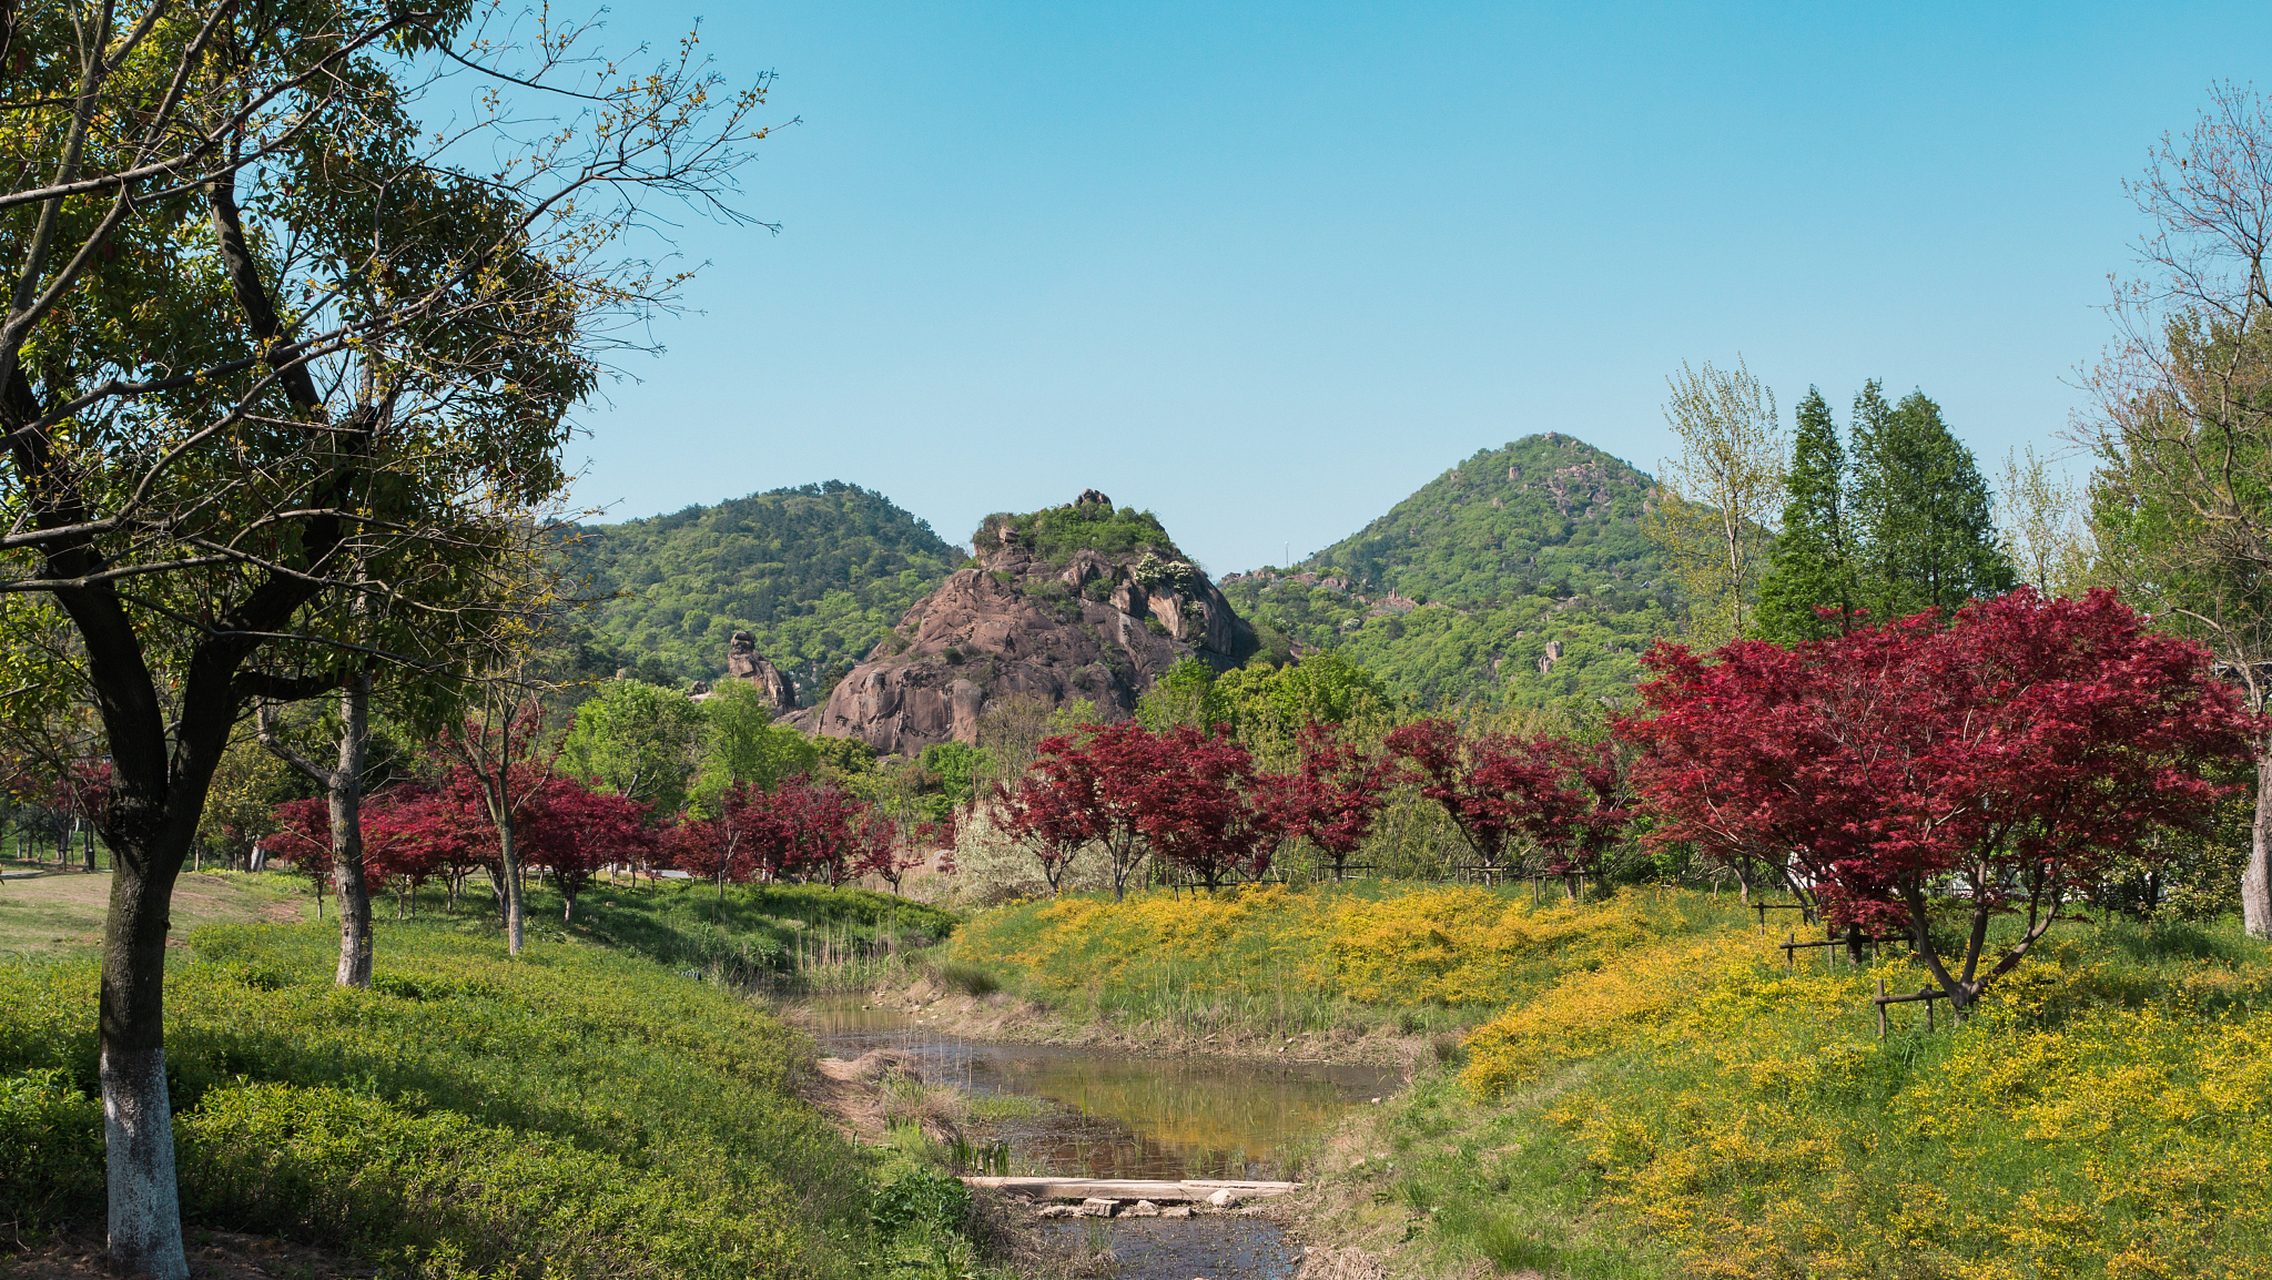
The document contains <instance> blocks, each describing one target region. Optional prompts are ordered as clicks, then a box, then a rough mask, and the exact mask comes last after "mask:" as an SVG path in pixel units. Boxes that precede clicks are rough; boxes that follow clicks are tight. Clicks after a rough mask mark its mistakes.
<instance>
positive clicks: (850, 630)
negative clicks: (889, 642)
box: [569, 480, 964, 701]
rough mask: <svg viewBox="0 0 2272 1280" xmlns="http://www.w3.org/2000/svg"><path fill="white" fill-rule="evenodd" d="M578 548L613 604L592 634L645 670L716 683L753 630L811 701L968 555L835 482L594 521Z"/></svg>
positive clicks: (600, 610)
mask: <svg viewBox="0 0 2272 1280" xmlns="http://www.w3.org/2000/svg"><path fill="white" fill-rule="evenodd" d="M569 554H570V560H571V564H572V566H573V567H574V568H575V570H576V571H577V572H578V574H579V575H580V576H582V577H584V578H586V579H587V580H588V586H587V590H590V591H592V592H594V593H595V594H603V595H612V596H613V597H614V598H611V599H607V600H603V601H602V602H601V603H600V604H599V605H597V606H596V607H595V608H594V610H593V612H592V614H591V616H590V618H589V626H590V627H591V630H592V631H593V632H594V633H595V634H596V635H597V636H598V637H599V638H600V639H601V640H602V641H604V642H605V643H607V644H609V645H612V646H614V647H615V648H616V649H617V650H618V651H619V652H620V653H622V654H623V655H624V657H625V658H626V659H627V660H628V659H636V660H637V661H638V663H639V665H640V666H641V668H642V670H643V672H644V673H646V674H649V675H653V676H659V677H663V678H674V679H704V680H708V679H714V678H716V677H717V676H718V675H720V674H721V673H722V672H724V670H725V666H726V646H727V642H728V640H729V639H730V638H731V637H732V635H733V633H734V632H735V631H736V630H746V631H749V632H750V633H751V634H753V635H755V636H756V637H757V650H758V652H759V653H761V654H764V655H765V656H766V657H768V658H770V659H772V660H773V662H774V663H775V664H776V665H778V666H780V667H781V668H782V669H783V670H784V671H785V672H787V673H788V674H789V676H790V678H791V679H792V680H793V681H794V682H795V683H796V685H797V692H798V695H799V697H800V698H801V699H803V700H806V701H810V700H811V699H812V698H813V697H814V696H816V695H824V694H826V693H827V691H828V687H829V685H830V684H831V683H832V682H833V680H834V678H835V677H836V676H837V675H838V674H841V673H842V672H843V671H844V670H846V669H848V668H849V667H850V666H851V665H852V663H853V662H854V661H856V660H857V659H858V658H859V656H860V655H862V654H864V653H866V652H867V651H868V650H869V648H871V647H872V646H873V645H874V644H875V643H876V641H878V640H879V639H882V638H883V636H884V635H885V634H887V633H888V632H890V630H891V628H892V624H893V623H896V622H897V621H899V618H900V615H901V614H903V613H905V612H907V609H908V606H910V605H912V604H913V603H914V602H915V601H916V600H918V599H920V598H921V597H922V596H923V595H924V594H925V593H926V592H928V591H930V590H931V589H932V588H933V587H936V586H938V585H939V583H940V582H941V581H942V580H943V579H945V577H946V576H947V573H948V571H949V570H951V569H952V568H953V567H954V566H955V565H956V564H957V563H959V562H960V561H961V560H962V559H963V558H964V557H963V553H962V552H961V551H959V550H957V549H956V548H954V547H952V546H950V545H948V543H947V542H946V540H945V539H943V538H941V537H939V535H938V534H936V533H934V532H932V530H931V526H930V525H928V524H926V523H924V522H923V521H922V520H919V519H917V518H916V517H914V516H912V515H910V514H908V513H907V512H906V511H903V510H901V509H900V508H899V507H898V506H896V505H894V504H893V503H892V502H891V501H890V500H889V499H887V498H885V497H884V496H883V495H881V494H878V493H872V492H870V491H868V490H866V489H862V488H860V487H859V486H857V485H849V484H844V483H842V482H841V481H835V480H831V481H829V482H827V483H826V484H809V485H804V486H801V487H798V488H790V489H775V490H773V491H772V492H770V493H759V494H752V495H751V496H749V497H747V498H737V499H735V500H733V501H730V502H721V503H719V504H718V505H716V506H713V507H688V508H687V509H685V510H684V511H679V512H676V513H674V514H671V515H667V516H656V517H654V518H653V519H648V520H630V521H625V522H624V523H622V524H610V525H596V526H591V527H588V528H586V529H584V530H583V531H582V536H580V537H579V538H578V539H576V541H575V542H574V544H573V545H572V547H571V548H570V553H569Z"/></svg>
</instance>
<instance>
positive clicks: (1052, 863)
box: [993, 738, 1104, 895]
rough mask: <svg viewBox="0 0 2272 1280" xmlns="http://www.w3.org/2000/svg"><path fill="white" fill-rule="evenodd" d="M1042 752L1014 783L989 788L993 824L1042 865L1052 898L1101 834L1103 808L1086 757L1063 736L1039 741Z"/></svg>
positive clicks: (1061, 888)
mask: <svg viewBox="0 0 2272 1280" xmlns="http://www.w3.org/2000/svg"><path fill="white" fill-rule="evenodd" d="M1041 749H1042V751H1043V752H1044V753H1045V754H1044V756H1043V757H1042V759H1040V760H1039V761H1038V762H1037V763H1036V765H1035V767H1034V769H1033V770H1032V771H1031V772H1029V773H1027V774H1026V775H1025V776H1024V777H1022V778H1019V779H1018V780H1017V782H1016V783H1015V784H1010V783H1002V782H997V783H995V784H994V797H993V800H994V803H993V812H994V825H995V826H996V827H997V828H998V829H1000V830H1001V831H1002V832H1004V833H1005V834H1007V835H1008V836H1009V837H1010V838H1011V839H1012V840H1014V841H1016V842H1017V843H1018V844H1019V845H1021V846H1022V847H1024V849H1025V850H1026V851H1027V852H1028V853H1031V854H1032V855H1033V856H1034V858H1035V859H1036V860H1037V861H1039V862H1040V863H1041V874H1042V878H1043V879H1045V880H1047V881H1048V882H1049V892H1050V893H1051V894H1052V895H1054V894H1056V893H1058V892H1060V891H1062V890H1063V888H1064V881H1065V872H1066V871H1067V870H1068V869H1069V868H1071V867H1072V865H1073V859H1074V857H1075V856H1076V855H1078V854H1079V853H1080V852H1081V850H1083V849H1085V848H1087V847H1088V846H1089V845H1090V844H1092V843H1094V842H1095V841H1097V840H1099V839H1101V838H1102V837H1103V834H1104V828H1103V813H1104V806H1103V802H1102V800H1101V798H1100V797H1099V795H1098V789H1097V781H1096V771H1095V770H1094V769H1092V768H1090V767H1089V759H1088V757H1087V756H1086V755H1083V754H1081V753H1079V752H1077V751H1073V750H1071V743H1070V742H1069V741H1068V740H1067V739H1065V738H1049V739H1045V740H1044V741H1043V742H1042V743H1041Z"/></svg>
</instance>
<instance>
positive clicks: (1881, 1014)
mask: <svg viewBox="0 0 2272 1280" xmlns="http://www.w3.org/2000/svg"><path fill="white" fill-rule="evenodd" d="M1878 1039H1880V1040H1883V1039H1885V979H1883V978H1880V979H1878Z"/></svg>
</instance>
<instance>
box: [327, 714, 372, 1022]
mask: <svg viewBox="0 0 2272 1280" xmlns="http://www.w3.org/2000/svg"><path fill="white" fill-rule="evenodd" d="M370 716H371V676H370V673H369V672H367V671H366V672H357V673H356V674H354V675H352V676H350V677H348V680H347V688H346V689H345V690H344V691H343V692H342V693H341V694H340V698H339V722H340V723H339V767H338V768H336V769H333V770H332V771H331V776H330V778H329V779H328V780H327V781H328V786H327V787H326V788H325V789H326V790H327V791H328V792H329V793H330V800H331V880H332V886H333V888H334V889H335V890H336V891H337V892H338V894H339V969H338V973H337V977H336V981H337V982H338V984H339V985H340V986H343V987H366V988H367V987H369V986H370V985H371V889H370V882H369V880H368V879H367V878H366V877H365V875H364V874H363V765H364V762H365V760H366V759H367V757H368V756H369V754H370V744H371V723H370Z"/></svg>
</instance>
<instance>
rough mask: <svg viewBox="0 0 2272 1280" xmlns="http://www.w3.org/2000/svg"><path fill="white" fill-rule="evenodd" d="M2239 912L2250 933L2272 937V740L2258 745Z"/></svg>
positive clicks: (2252, 935) (2249, 934) (2255, 935)
mask: <svg viewBox="0 0 2272 1280" xmlns="http://www.w3.org/2000/svg"><path fill="white" fill-rule="evenodd" d="M2240 915H2241V923H2242V925H2243V926H2244V927H2246V928H2247V930H2248V936H2250V937H2252V938H2272V739H2268V740H2266V741H2264V742H2260V743H2258V744H2257V748H2256V821H2255V823H2254V824H2253V825H2252V826H2251V829H2250V831H2249V842H2248V869H2247V870H2246V871H2245V872H2243V873H2242V874H2241V878H2240Z"/></svg>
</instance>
